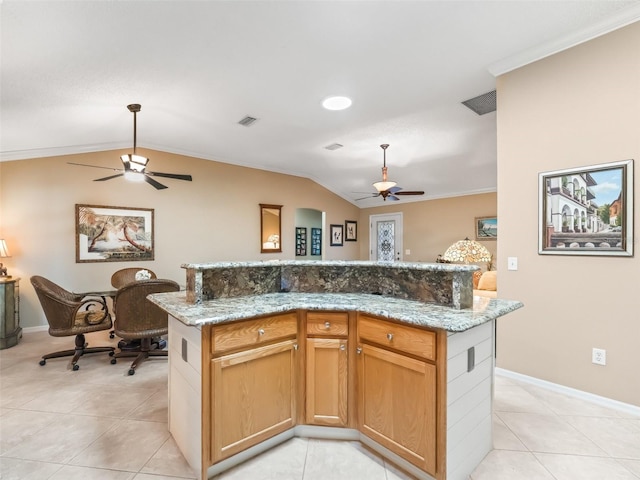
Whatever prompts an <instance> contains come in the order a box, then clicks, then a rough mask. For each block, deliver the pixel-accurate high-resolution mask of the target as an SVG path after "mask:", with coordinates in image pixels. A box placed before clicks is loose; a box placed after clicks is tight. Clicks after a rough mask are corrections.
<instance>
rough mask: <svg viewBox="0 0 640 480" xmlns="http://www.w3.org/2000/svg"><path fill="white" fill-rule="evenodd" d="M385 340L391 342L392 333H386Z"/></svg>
mask: <svg viewBox="0 0 640 480" xmlns="http://www.w3.org/2000/svg"><path fill="white" fill-rule="evenodd" d="M387 340H389V341H391V340H393V333H387Z"/></svg>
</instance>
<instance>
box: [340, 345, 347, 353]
mask: <svg viewBox="0 0 640 480" xmlns="http://www.w3.org/2000/svg"><path fill="white" fill-rule="evenodd" d="M346 349H347V346H346V345H345V344H344V343H343V344H342V345H340V350H341V351H343V352H344V351H345V350H346Z"/></svg>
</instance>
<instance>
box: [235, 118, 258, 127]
mask: <svg viewBox="0 0 640 480" xmlns="http://www.w3.org/2000/svg"><path fill="white" fill-rule="evenodd" d="M257 121H258V119H257V118H254V117H250V116H249V115H247V116H246V117H244V118H243V119H242V120H240V121H239V122H238V123H239V124H240V125H242V126H243V127H250V126H251V125H253V124H254V123H256V122H257Z"/></svg>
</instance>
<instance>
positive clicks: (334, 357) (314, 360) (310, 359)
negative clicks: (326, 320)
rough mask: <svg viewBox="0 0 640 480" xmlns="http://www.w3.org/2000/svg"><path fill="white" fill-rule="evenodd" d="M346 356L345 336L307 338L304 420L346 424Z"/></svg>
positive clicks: (326, 423)
mask: <svg viewBox="0 0 640 480" xmlns="http://www.w3.org/2000/svg"><path fill="white" fill-rule="evenodd" d="M347 358H348V354H347V341H346V339H339V338H308V339H307V395H306V399H307V400H306V421H307V423H310V424H315V425H331V426H346V425H347V419H348V417H347V399H348V395H347V378H348V377H347V371H348V368H347Z"/></svg>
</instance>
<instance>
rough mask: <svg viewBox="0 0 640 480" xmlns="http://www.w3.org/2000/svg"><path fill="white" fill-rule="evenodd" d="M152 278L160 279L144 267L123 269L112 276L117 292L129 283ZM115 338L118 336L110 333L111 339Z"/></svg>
mask: <svg viewBox="0 0 640 480" xmlns="http://www.w3.org/2000/svg"><path fill="white" fill-rule="evenodd" d="M136 277H141V278H136ZM150 278H158V277H157V276H156V274H155V273H154V272H153V271H151V270H149V269H148V268H142V267H128V268H122V269H120V270H118V271H116V272H114V274H113V275H111V286H112V287H113V288H115V289H116V290H117V289H119V288H120V287H124V286H125V285H126V284H127V283H131V282H135V281H136V280H139V279H142V280H148V279H150ZM114 302H115V300H114ZM113 309H114V311H115V304H114V306H113ZM115 336H116V335H115V332H114V331H113V330H111V331H110V332H109V338H114V337H115Z"/></svg>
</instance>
